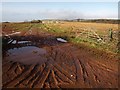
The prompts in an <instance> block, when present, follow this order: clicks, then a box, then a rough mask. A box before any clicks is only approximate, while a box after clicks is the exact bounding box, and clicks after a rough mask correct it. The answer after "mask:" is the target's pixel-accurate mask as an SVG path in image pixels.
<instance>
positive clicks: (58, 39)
mask: <svg viewBox="0 0 120 90" xmlns="http://www.w3.org/2000/svg"><path fill="white" fill-rule="evenodd" d="M57 41H60V42H64V43H66V42H67V41H66V40H64V39H62V38H57Z"/></svg>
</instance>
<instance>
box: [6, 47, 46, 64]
mask: <svg viewBox="0 0 120 90" xmlns="http://www.w3.org/2000/svg"><path fill="white" fill-rule="evenodd" d="M46 53H47V51H46V50H45V49H43V48H38V47H36V46H25V47H20V48H13V49H9V50H8V51H7V57H6V59H7V60H10V61H13V62H20V63H22V64H25V65H31V64H43V63H45V62H46V61H47V58H46V56H45V55H46Z"/></svg>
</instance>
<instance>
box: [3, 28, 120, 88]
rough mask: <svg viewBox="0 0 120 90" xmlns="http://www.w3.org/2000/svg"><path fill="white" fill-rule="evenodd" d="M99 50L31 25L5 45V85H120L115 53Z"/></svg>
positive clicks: (88, 86) (111, 86) (93, 86)
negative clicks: (61, 38)
mask: <svg viewBox="0 0 120 90" xmlns="http://www.w3.org/2000/svg"><path fill="white" fill-rule="evenodd" d="M3 30H4V29H3ZM5 31H7V30H5ZM7 33H9V32H7ZM10 33H11V32H10ZM14 41H15V42H14ZM26 41H29V42H26ZM20 42H21V43H20ZM96 51H97V53H98V52H99V51H98V50H91V49H88V48H85V47H84V46H81V48H80V47H77V46H76V45H74V44H72V43H69V42H64V43H63V42H60V41H57V39H56V37H55V36H54V35H51V34H49V33H44V32H40V31H39V32H38V31H37V29H33V28H31V29H30V30H28V31H26V32H21V33H20V34H19V35H18V36H11V42H10V43H7V44H5V45H4V46H3V60H2V70H3V71H2V72H3V73H2V84H3V87H4V88H10V87H12V88H13V87H19V88H118V60H117V58H116V56H115V55H111V54H109V53H99V55H98V54H95V52H96Z"/></svg>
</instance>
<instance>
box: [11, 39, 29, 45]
mask: <svg viewBox="0 0 120 90" xmlns="http://www.w3.org/2000/svg"><path fill="white" fill-rule="evenodd" d="M30 42H31V41H18V42H17V41H16V40H14V41H13V42H12V44H16V43H18V44H23V43H30Z"/></svg>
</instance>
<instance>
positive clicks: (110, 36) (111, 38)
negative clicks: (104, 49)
mask: <svg viewBox="0 0 120 90" xmlns="http://www.w3.org/2000/svg"><path fill="white" fill-rule="evenodd" d="M109 38H110V41H112V40H113V31H112V29H109Z"/></svg>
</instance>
